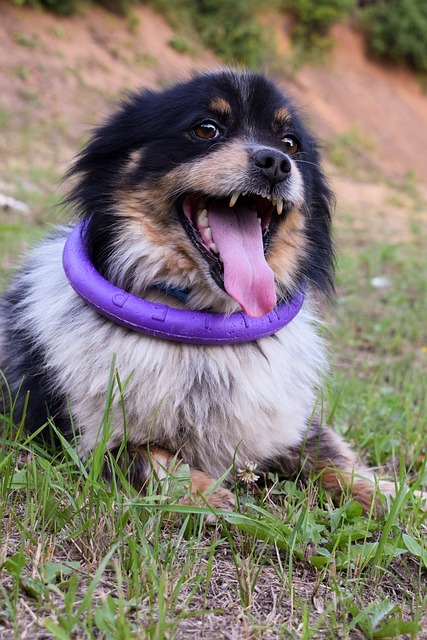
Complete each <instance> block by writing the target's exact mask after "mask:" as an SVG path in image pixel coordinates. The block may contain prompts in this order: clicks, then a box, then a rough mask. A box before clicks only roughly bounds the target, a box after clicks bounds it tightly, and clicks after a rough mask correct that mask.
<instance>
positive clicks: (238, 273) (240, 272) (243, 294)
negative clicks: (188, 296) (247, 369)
mask: <svg viewBox="0 0 427 640" xmlns="http://www.w3.org/2000/svg"><path fill="white" fill-rule="evenodd" d="M209 225H210V227H211V229H212V236H213V241H214V242H215V244H216V246H217V248H218V251H219V253H220V256H221V260H222V262H223V263H224V286H225V290H226V291H227V293H228V294H229V295H230V296H231V297H232V298H234V299H235V300H236V301H237V302H238V303H239V304H240V306H241V307H242V309H243V310H244V311H245V313H246V314H247V315H248V316H251V317H252V318H260V317H261V316H264V315H265V314H266V313H269V312H270V311H271V310H272V309H273V308H274V307H275V306H276V302H277V298H276V291H275V288H274V274H273V271H272V270H271V269H270V267H269V266H268V264H267V262H266V261H265V257H264V247H263V242H262V231H261V225H260V223H259V220H258V217H257V215H256V213H255V212H254V211H251V210H250V209H245V207H243V206H241V205H239V204H237V205H235V206H234V207H233V208H231V207H229V206H228V205H227V204H220V203H215V205H213V206H211V207H210V208H209Z"/></svg>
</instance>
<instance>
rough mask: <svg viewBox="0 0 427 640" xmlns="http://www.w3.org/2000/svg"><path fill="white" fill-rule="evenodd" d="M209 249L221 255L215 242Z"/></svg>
mask: <svg viewBox="0 0 427 640" xmlns="http://www.w3.org/2000/svg"><path fill="white" fill-rule="evenodd" d="M209 249H210V250H211V251H212V253H219V251H218V249H217V246H216V244H215V242H212V244H211V246H210V247H209Z"/></svg>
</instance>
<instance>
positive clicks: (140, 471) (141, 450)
mask: <svg viewBox="0 0 427 640" xmlns="http://www.w3.org/2000/svg"><path fill="white" fill-rule="evenodd" d="M111 453H112V455H113V456H114V454H115V453H116V454H117V450H116V451H112V452H111ZM117 463H118V465H119V467H120V468H121V469H122V471H123V473H124V474H125V476H126V477H127V479H128V481H129V482H130V484H132V486H133V487H134V488H135V489H136V490H137V491H144V489H145V488H146V486H147V484H148V482H149V480H150V479H154V480H155V481H158V482H161V481H163V480H166V479H167V477H168V475H172V476H173V474H174V473H176V471H177V470H178V468H179V466H180V465H181V464H182V461H181V460H179V459H178V458H177V457H176V456H173V455H172V454H171V453H169V452H168V451H165V450H164V449H159V448H157V447H143V446H133V445H128V446H127V447H126V448H125V449H124V451H123V452H122V454H121V456H120V457H119V459H118V460H117ZM104 475H105V476H106V478H107V479H110V478H111V468H110V464H109V462H106V465H105V469H104ZM216 482H217V480H216V479H215V478H213V477H212V476H210V475H208V474H207V473H204V472H203V471H199V470H198V469H194V468H193V467H190V479H189V483H188V489H189V495H188V496H185V497H184V498H183V499H181V500H180V504H190V503H192V502H193V503H197V504H199V505H200V506H205V505H209V506H211V507H212V508H214V509H224V510H227V511H230V510H232V509H233V507H234V504H235V498H234V495H233V494H232V493H231V491H229V490H228V489H226V488H224V487H222V486H219V487H216V488H215V489H214V485H215V483H216Z"/></svg>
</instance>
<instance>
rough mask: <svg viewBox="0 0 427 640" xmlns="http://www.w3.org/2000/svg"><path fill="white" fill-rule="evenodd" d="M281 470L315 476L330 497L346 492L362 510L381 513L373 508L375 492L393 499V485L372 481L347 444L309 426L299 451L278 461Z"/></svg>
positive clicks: (321, 428)
mask: <svg viewBox="0 0 427 640" xmlns="http://www.w3.org/2000/svg"><path fill="white" fill-rule="evenodd" d="M280 467H281V471H282V472H284V473H285V474H286V475H289V476H290V477H300V478H301V479H302V480H304V481H306V480H307V479H308V477H309V475H312V476H313V475H314V477H316V476H318V477H319V481H320V482H321V484H322V486H323V487H324V488H325V489H327V490H328V491H330V492H331V494H332V495H333V496H334V497H339V496H340V495H342V494H344V493H348V494H349V495H351V496H352V497H353V498H355V499H356V500H357V501H358V502H359V503H360V504H361V505H362V507H363V509H364V510H365V511H369V510H370V509H371V507H372V506H374V508H375V512H376V513H377V514H379V513H380V511H381V505H380V500H379V499H378V498H377V499H376V500H375V504H374V505H373V499H374V493H375V489H376V488H378V490H379V492H380V493H381V494H383V495H392V496H393V497H394V496H395V493H396V491H395V485H394V483H393V482H387V481H383V480H380V481H378V480H377V479H376V478H375V475H374V473H373V472H372V471H371V470H370V469H367V468H364V467H363V466H360V465H359V463H358V461H357V457H356V455H355V454H354V453H353V451H352V450H351V449H350V447H349V445H348V444H347V443H346V442H345V441H344V440H343V439H342V438H340V436H338V435H337V434H336V433H334V431H332V429H330V428H329V427H327V426H325V425H322V424H320V423H315V422H314V423H313V424H312V425H311V427H310V429H309V431H308V433H307V437H306V439H305V440H304V442H303V443H302V445H301V448H300V449H299V450H296V449H295V450H294V451H292V455H289V456H288V455H287V456H286V457H284V458H282V459H281V460H280Z"/></svg>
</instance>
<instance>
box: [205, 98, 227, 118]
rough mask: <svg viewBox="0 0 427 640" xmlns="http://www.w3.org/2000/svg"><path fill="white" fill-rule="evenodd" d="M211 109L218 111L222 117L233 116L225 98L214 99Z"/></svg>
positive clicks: (211, 102) (210, 104)
mask: <svg viewBox="0 0 427 640" xmlns="http://www.w3.org/2000/svg"><path fill="white" fill-rule="evenodd" d="M209 108H210V109H211V110H212V111H216V112H217V113H218V114H219V115H221V116H229V115H231V106H230V103H229V102H227V100H226V99H225V98H219V97H218V98H214V99H213V100H211V101H210V103H209Z"/></svg>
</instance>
